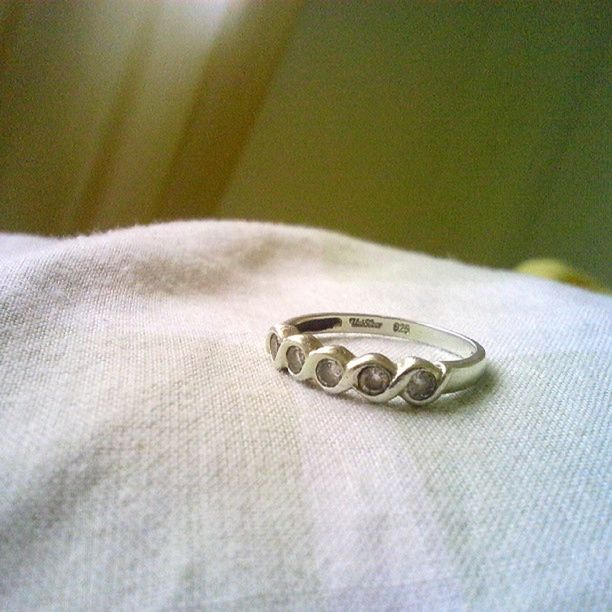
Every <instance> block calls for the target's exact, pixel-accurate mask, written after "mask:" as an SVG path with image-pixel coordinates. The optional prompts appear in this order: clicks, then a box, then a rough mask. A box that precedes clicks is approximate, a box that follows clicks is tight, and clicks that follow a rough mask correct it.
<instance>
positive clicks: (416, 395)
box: [406, 370, 438, 402]
mask: <svg viewBox="0 0 612 612" xmlns="http://www.w3.org/2000/svg"><path fill="white" fill-rule="evenodd" d="M437 385H438V381H437V380H436V377H435V376H434V375H433V374H432V373H431V372H428V371H427V370H417V371H416V372H415V373H414V374H413V375H412V376H411V377H410V379H409V380H408V384H407V385H406V391H407V393H408V395H409V396H410V397H411V398H412V399H413V400H416V401H418V402H421V401H423V400H426V399H428V398H430V397H431V396H432V395H433V394H434V392H435V390H436V387H437Z"/></svg>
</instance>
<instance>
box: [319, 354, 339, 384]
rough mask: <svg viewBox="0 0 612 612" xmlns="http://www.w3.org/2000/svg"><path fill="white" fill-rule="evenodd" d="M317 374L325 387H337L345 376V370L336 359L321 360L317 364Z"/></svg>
mask: <svg viewBox="0 0 612 612" xmlns="http://www.w3.org/2000/svg"><path fill="white" fill-rule="evenodd" d="M316 374H317V380H318V381H319V382H320V383H321V384H322V385H323V386H324V387H335V386H336V385H337V384H338V383H339V382H340V379H341V378H342V374H344V368H343V367H342V366H341V365H340V364H339V363H338V362H337V361H336V360H335V359H321V361H319V363H317V369H316Z"/></svg>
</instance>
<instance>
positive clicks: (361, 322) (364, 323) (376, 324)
mask: <svg viewBox="0 0 612 612" xmlns="http://www.w3.org/2000/svg"><path fill="white" fill-rule="evenodd" d="M349 323H350V324H351V325H352V326H353V327H373V328H375V329H380V328H381V327H382V321H376V320H374V319H370V318H367V319H366V318H361V317H350V318H349Z"/></svg>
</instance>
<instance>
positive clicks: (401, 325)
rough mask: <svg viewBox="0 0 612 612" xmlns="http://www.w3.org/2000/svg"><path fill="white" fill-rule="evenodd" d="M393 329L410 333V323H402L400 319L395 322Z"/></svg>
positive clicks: (402, 332)
mask: <svg viewBox="0 0 612 612" xmlns="http://www.w3.org/2000/svg"><path fill="white" fill-rule="evenodd" d="M393 331H394V332H397V333H400V334H409V333H410V325H408V323H400V322H399V321H396V322H395V323H394V324H393Z"/></svg>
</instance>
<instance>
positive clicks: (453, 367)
mask: <svg viewBox="0 0 612 612" xmlns="http://www.w3.org/2000/svg"><path fill="white" fill-rule="evenodd" d="M325 334H334V335H335V334H347V335H376V336H385V337H389V338H401V339H404V340H410V341H413V342H418V343H421V344H427V345H431V346H435V347H438V348H441V349H444V350H445V351H447V352H449V353H452V354H453V355H457V359H445V360H439V361H433V362H432V361H428V360H427V359H423V358H421V357H416V356H408V357H405V358H403V359H400V360H399V361H397V362H396V361H393V360H391V359H389V358H388V357H386V356H385V355H383V354H381V353H368V354H365V355H361V356H359V357H358V356H356V355H354V354H353V353H351V351H349V350H348V349H347V348H345V347H344V346H340V345H331V344H327V345H326V344H324V343H323V342H322V341H321V340H319V338H318V337H317V336H319V335H323V336H324V335H325ZM291 347H297V349H299V350H296V349H293V350H292V351H291V352H290V356H292V357H295V356H296V354H297V355H299V356H300V357H302V355H301V353H300V351H301V352H303V365H302V366H301V369H299V371H292V370H295V369H296V367H295V365H293V367H292V368H288V362H287V351H289V349H291ZM266 350H267V351H268V353H269V354H270V356H271V357H272V362H273V364H274V366H275V367H276V368H277V369H278V370H284V369H287V371H288V373H289V375H290V376H292V377H293V378H295V379H297V380H308V379H312V380H314V381H316V382H317V383H318V386H319V387H320V388H321V389H323V390H324V391H326V392H327V393H342V392H344V391H348V390H350V389H353V390H354V391H356V392H357V393H358V394H360V395H361V396H362V397H364V398H365V399H367V400H368V401H371V402H376V403H383V402H388V401H390V400H391V399H393V398H395V397H397V396H400V397H402V398H403V399H404V400H405V401H407V402H408V403H410V404H413V405H417V406H421V405H425V404H429V403H431V402H433V401H434V400H435V399H436V398H438V397H439V396H440V395H441V394H443V393H453V392H456V391H460V390H462V389H465V388H467V387H470V386H471V385H473V384H475V383H476V381H477V380H478V379H479V378H480V376H481V375H482V373H483V372H484V370H485V367H486V358H485V350H484V348H483V347H482V346H481V345H480V344H479V343H478V342H476V341H475V340H472V339H471V338H468V337H467V336H464V335H463V334H459V333H457V332H454V331H450V330H447V329H443V328H440V327H435V326H433V325H428V324H425V323H419V322H417V321H411V320H408V319H400V318H396V317H387V316H381V315H372V314H355V313H316V314H307V315H302V316H298V317H294V318H291V319H288V320H287V321H285V322H284V323H281V324H279V325H274V326H272V327H271V328H270V330H269V331H268V333H267V335H266ZM324 359H333V360H335V361H336V362H337V363H338V364H339V365H340V366H341V367H342V369H343V374H342V376H341V377H340V379H339V382H338V383H337V384H336V385H335V386H328V385H327V384H324V383H323V382H322V381H320V380H318V379H317V375H316V371H317V365H318V364H319V362H320V361H322V360H324ZM293 363H295V359H294V360H293ZM366 368H369V369H368V370H367V371H365V372H364V370H366ZM381 369H382V370H384V372H383V371H381ZM319 371H321V369H320V370H319ZM360 374H361V377H360ZM432 376H433V378H432ZM366 378H369V379H370V380H371V381H375V382H377V383H378V384H379V385H380V381H381V380H383V381H384V380H387V379H388V380H389V381H390V382H389V384H388V386H386V387H385V388H384V390H383V391H382V392H377V393H376V394H373V393H372V387H366V386H365V385H364V382H367V381H364V379H366ZM423 395H427V397H425V398H424V399H418V398H421V397H422V396H423Z"/></svg>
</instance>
